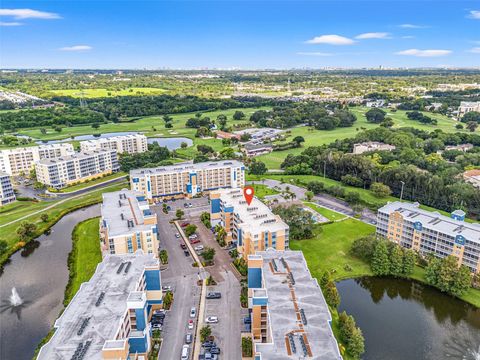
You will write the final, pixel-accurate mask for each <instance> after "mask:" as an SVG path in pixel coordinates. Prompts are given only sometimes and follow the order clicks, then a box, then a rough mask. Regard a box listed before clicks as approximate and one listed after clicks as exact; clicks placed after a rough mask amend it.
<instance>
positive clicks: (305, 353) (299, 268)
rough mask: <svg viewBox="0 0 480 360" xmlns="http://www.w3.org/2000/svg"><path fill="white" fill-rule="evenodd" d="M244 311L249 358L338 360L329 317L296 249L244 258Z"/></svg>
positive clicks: (314, 282)
mask: <svg viewBox="0 0 480 360" xmlns="http://www.w3.org/2000/svg"><path fill="white" fill-rule="evenodd" d="M248 309H249V315H250V320H251V334H252V339H253V344H254V349H253V350H254V359H255V360H288V359H299V360H300V359H309V358H312V359H325V360H340V359H342V356H341V354H340V351H339V348H338V344H337V341H336V340H335V336H334V335H333V331H332V329H331V326H330V323H331V321H332V316H331V314H330V311H329V309H328V305H327V303H326V301H325V299H324V297H323V294H322V291H321V289H320V286H319V285H318V282H317V280H316V279H315V278H313V277H312V276H311V274H310V271H309V270H308V267H307V264H306V262H305V258H304V257H303V254H302V252H301V251H290V250H288V251H274V250H267V251H263V252H258V253H257V254H255V255H249V256H248Z"/></svg>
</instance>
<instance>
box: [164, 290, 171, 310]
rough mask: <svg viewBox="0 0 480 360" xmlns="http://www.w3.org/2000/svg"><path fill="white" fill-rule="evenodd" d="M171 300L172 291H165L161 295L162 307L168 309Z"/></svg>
mask: <svg viewBox="0 0 480 360" xmlns="http://www.w3.org/2000/svg"><path fill="white" fill-rule="evenodd" d="M172 302H173V293H172V292H171V291H167V292H166V293H165V295H163V307H164V308H165V309H166V310H168V309H170V306H171V305H172Z"/></svg>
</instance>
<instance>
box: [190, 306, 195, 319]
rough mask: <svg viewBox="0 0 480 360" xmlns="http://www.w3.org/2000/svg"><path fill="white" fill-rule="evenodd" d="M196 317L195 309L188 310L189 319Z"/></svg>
mask: <svg viewBox="0 0 480 360" xmlns="http://www.w3.org/2000/svg"><path fill="white" fill-rule="evenodd" d="M196 315H197V309H195V308H194V307H192V308H191V309H190V317H191V318H194V317H195V316H196Z"/></svg>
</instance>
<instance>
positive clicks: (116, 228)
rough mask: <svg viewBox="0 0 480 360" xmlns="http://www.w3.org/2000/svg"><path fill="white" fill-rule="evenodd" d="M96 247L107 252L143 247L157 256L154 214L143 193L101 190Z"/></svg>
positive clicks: (114, 252)
mask: <svg viewBox="0 0 480 360" xmlns="http://www.w3.org/2000/svg"><path fill="white" fill-rule="evenodd" d="M102 196H103V203H102V211H101V212H102V218H101V220H100V246H101V249H102V254H103V256H105V255H107V254H116V255H121V254H133V253H135V252H136V251H137V250H143V252H144V253H146V254H154V256H155V257H157V255H158V231H157V216H156V215H155V213H154V212H153V211H151V210H150V206H149V204H148V201H147V200H146V198H145V196H144V195H143V194H142V193H140V192H136V191H132V190H121V191H115V192H110V193H103V195H102Z"/></svg>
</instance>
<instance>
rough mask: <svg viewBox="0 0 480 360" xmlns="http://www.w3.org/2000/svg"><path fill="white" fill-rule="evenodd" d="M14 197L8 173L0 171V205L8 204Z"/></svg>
mask: <svg viewBox="0 0 480 360" xmlns="http://www.w3.org/2000/svg"><path fill="white" fill-rule="evenodd" d="M15 199H16V197H15V193H14V192H13V186H12V182H11V181H10V175H8V174H7V173H4V172H1V171H0V206H3V205H6V204H10V203H11V202H14V201H15Z"/></svg>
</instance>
